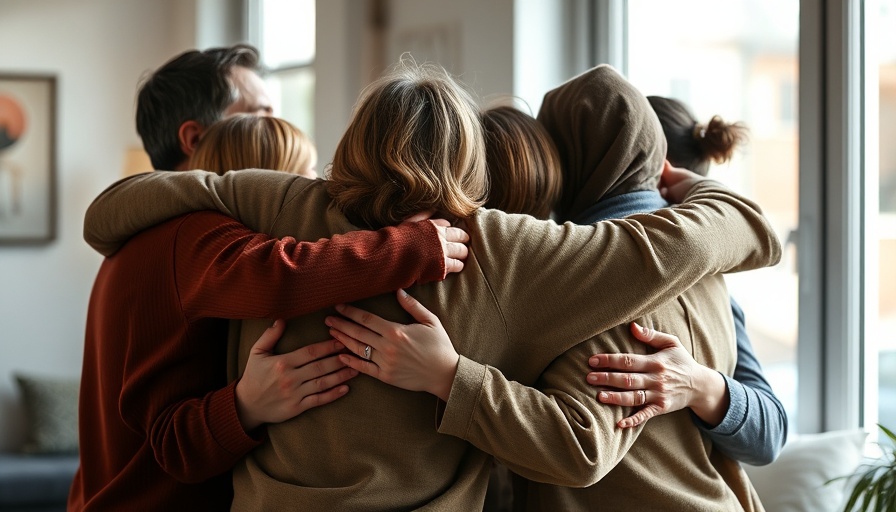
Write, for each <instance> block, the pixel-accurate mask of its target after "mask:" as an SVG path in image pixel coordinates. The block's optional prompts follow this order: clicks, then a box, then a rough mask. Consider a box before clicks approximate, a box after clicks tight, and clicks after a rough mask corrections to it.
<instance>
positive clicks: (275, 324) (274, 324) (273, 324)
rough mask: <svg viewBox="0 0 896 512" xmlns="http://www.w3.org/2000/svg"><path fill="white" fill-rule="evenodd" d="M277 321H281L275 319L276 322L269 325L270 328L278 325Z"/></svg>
mask: <svg viewBox="0 0 896 512" xmlns="http://www.w3.org/2000/svg"><path fill="white" fill-rule="evenodd" d="M277 322H279V320H274V323H272V324H271V326H270V327H268V329H273V328H274V327H277Z"/></svg>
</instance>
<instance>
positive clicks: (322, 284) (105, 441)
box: [68, 49, 466, 511]
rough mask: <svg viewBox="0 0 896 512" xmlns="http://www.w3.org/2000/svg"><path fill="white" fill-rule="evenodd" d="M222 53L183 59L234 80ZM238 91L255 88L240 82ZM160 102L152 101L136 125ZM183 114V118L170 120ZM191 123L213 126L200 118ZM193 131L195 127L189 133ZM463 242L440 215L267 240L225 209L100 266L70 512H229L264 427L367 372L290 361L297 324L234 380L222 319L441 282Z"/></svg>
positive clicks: (326, 348) (273, 333)
mask: <svg viewBox="0 0 896 512" xmlns="http://www.w3.org/2000/svg"><path fill="white" fill-rule="evenodd" d="M237 50H239V49H237ZM216 51H217V50H212V51H209V52H188V53H187V54H185V55H187V56H188V57H189V58H188V59H187V61H190V62H192V61H194V60H196V59H199V60H200V61H202V60H208V59H217V61H223V63H221V62H219V65H217V67H213V68H214V69H210V70H209V69H207V70H206V71H209V73H205V74H203V73H201V72H198V73H196V74H198V75H199V76H200V77H202V76H206V75H209V74H210V73H211V74H215V73H218V74H221V73H224V74H226V73H228V71H227V70H228V69H229V68H228V66H230V67H233V65H232V64H227V63H226V62H227V61H228V59H227V58H224V57H226V56H227V55H230V54H232V53H233V52H234V51H236V50H234V49H221V51H220V52H219V53H217V54H216V53H215V52H216ZM240 51H242V50H240ZM182 57H184V56H181V57H178V58H177V59H174V60H173V61H172V62H180V60H179V59H181V60H183V59H182ZM231 57H232V55H231ZM231 60H232V58H231ZM169 64H170V63H169ZM180 64H183V62H180ZM180 64H179V65H180ZM192 64H193V65H194V67H197V66H195V64H196V63H195V62H192ZM166 66H168V65H166ZM175 67H176V66H175ZM187 67H189V66H187ZM198 67H200V68H201V67H202V66H198ZM165 69H166V67H163V69H162V70H160V71H159V72H157V75H158V74H160V73H162V71H164V70H165ZM169 71H170V70H169ZM168 78H171V77H170V76H169V77H168ZM206 78H208V76H206ZM191 79H192V80H195V79H196V77H195V76H193V77H192V78H191ZM178 80H180V82H183V80H184V78H183V77H180V78H179V79H176V80H174V81H175V82H177V81H178ZM200 82H201V81H200ZM224 83H225V84H228V83H230V84H231V85H229V86H228V87H232V88H234V89H240V92H241V93H242V92H243V91H242V88H241V87H240V86H239V85H238V84H239V80H238V79H236V78H233V79H232V80H231V81H226V80H225V81H224ZM195 85H196V84H195V83H194V84H193V86H194V87H195ZM144 89H146V86H144ZM210 96H215V95H214V94H212V95H210ZM218 96H220V95H218ZM243 96H245V95H243ZM243 96H241V95H240V94H235V95H230V96H229V97H230V98H231V99H232V98H233V97H237V98H240V97H243ZM142 97H143V96H142V95H141V98H142ZM239 101H240V100H237V101H236V102H235V103H237V102H239ZM199 103H202V102H199ZM243 103H247V104H254V103H253V102H251V101H250V102H243ZM147 105H148V103H147V102H145V101H143V102H138V119H139V117H140V114H139V112H143V113H145V110H146V108H148V107H147ZM141 106H142V107H144V108H143V109H141ZM197 108H198V109H199V110H203V108H204V110H205V111H208V110H209V109H214V108H218V107H215V106H214V105H213V104H209V103H206V105H205V107H201V106H200V107H197ZM171 111H177V109H168V110H164V112H163V113H161V114H158V115H168V114H170V112H171ZM181 114H182V115H186V116H194V117H197V118H198V117H202V116H201V115H199V114H197V113H196V112H195V111H194V112H190V111H188V110H187V111H184V112H182V113H181ZM153 115H156V114H153ZM160 123H161V122H160ZM191 123H192V121H191V120H190V119H187V120H186V121H183V123H182V124H181V125H180V126H185V125H191ZM138 124H139V121H138ZM161 124H164V123H161ZM266 126H267V127H268V128H269V129H270V128H272V127H275V126H277V125H276V124H275V123H271V124H266ZM204 129H205V128H204V127H203V130H204ZM187 131H189V130H187ZM178 132H179V133H183V132H184V130H179V131H178ZM141 134H142V135H144V144H145V145H146V147H147V150H148V151H149V152H150V154H156V155H159V154H163V153H164V152H159V151H155V150H156V149H158V147H159V145H160V144H159V140H160V139H159V140H157V139H155V138H153V137H151V136H149V137H147V136H146V134H143V133H142V132H141ZM280 135H282V133H281V134H280ZM210 140H211V139H210ZM194 142H196V145H187V146H183V145H182V146H181V149H183V150H184V151H183V152H182V153H181V155H180V158H182V159H184V161H181V162H177V164H176V165H175V166H174V167H175V168H183V167H184V165H185V162H186V160H185V159H186V156H187V154H188V153H189V154H192V153H193V152H194V151H195V150H196V148H197V147H198V146H199V141H198V140H197V141H194ZM274 147H275V149H276V148H278V147H279V148H282V151H280V152H279V153H277V152H271V151H268V152H267V153H266V154H267V155H268V156H269V157H270V159H269V160H267V161H266V162H264V163H269V166H270V167H272V168H278V167H279V168H282V169H285V170H289V166H290V165H291V164H292V163H293V162H294V161H296V160H295V159H294V158H291V157H292V156H295V155H292V154H291V153H290V151H294V150H296V148H297V146H296V145H289V144H281V145H279V146H277V145H275V146H274ZM271 155H274V156H271ZM278 155H279V156H278ZM231 163H233V162H231ZM223 164H224V165H227V163H226V162H225V163H223ZM231 168H239V167H238V166H234V167H231ZM465 239H466V234H465V233H463V232H461V231H460V230H456V229H455V228H449V227H448V223H447V222H446V221H443V220H434V221H431V222H430V221H425V222H408V223H405V224H403V225H401V226H399V227H397V228H390V229H384V230H380V231H377V232H360V233H353V234H350V235H346V236H344V237H333V238H332V239H330V240H320V241H318V242H315V243H307V242H296V241H295V240H293V239H291V238H284V239H280V240H278V239H272V238H270V237H268V236H267V235H260V234H258V233H254V232H252V231H250V230H248V229H247V228H246V227H244V226H243V225H241V224H239V223H238V222H236V221H234V220H232V219H230V218H229V217H225V216H223V215H221V214H218V213H211V212H201V213H196V214H190V215H186V216H183V217H180V218H178V219H175V220H172V221H169V222H167V223H164V224H161V225H159V226H156V227H154V228H152V229H149V230H147V231H145V232H144V233H141V234H140V235H139V236H137V237H135V238H134V239H133V240H132V241H131V242H129V243H128V244H127V245H126V246H125V247H124V248H122V250H120V251H119V252H117V253H116V254H114V255H112V256H111V257H108V258H106V260H105V261H104V262H103V263H102V265H101V267H100V270H99V273H98V275H97V278H96V282H95V284H94V289H93V292H92V294H91V297H90V303H89V309H88V318H87V332H86V340H85V352H84V366H83V372H82V382H81V399H80V411H79V427H80V429H79V430H80V432H79V434H80V457H81V465H80V467H79V469H78V472H77V474H76V475H75V479H74V482H73V484H72V488H71V492H70V495H69V503H68V508H69V510H73V511H74V510H166V509H167V510H174V509H178V510H180V509H183V510H225V509H228V508H229V507H230V501H231V496H232V486H231V483H230V469H231V468H232V467H233V464H234V463H235V462H236V461H237V460H238V459H239V458H240V457H242V456H243V455H244V454H245V453H247V452H248V451H249V450H251V449H253V448H254V447H256V446H258V444H259V443H260V442H261V440H262V438H263V435H264V433H263V429H262V428H260V427H261V426H262V425H263V424H264V423H270V422H279V421H283V420H285V419H288V418H291V417H294V416H296V415H298V414H300V413H302V412H304V411H307V410H308V409H310V408H313V407H316V406H319V405H324V404H327V403H329V402H332V401H333V400H336V399H338V398H339V397H341V396H343V395H344V394H345V393H346V392H348V386H346V385H345V384H344V383H345V381H347V380H348V379H350V378H351V377H353V376H354V375H355V372H354V371H353V370H351V369H349V368H345V367H344V366H343V365H342V364H341V363H340V362H339V361H338V359H337V358H336V357H335V354H336V353H337V352H339V351H340V350H341V349H342V348H343V347H342V345H341V344H339V343H338V342H336V341H326V342H322V343H317V344H314V345H311V346H308V347H304V348H302V349H299V350H296V351H294V352H290V353H285V354H277V353H276V352H275V345H276V342H277V340H278V338H279V336H280V334H282V332H283V328H284V325H285V323H284V322H283V321H281V320H278V321H275V322H274V323H273V324H272V326H271V327H270V328H269V329H267V330H266V331H265V332H264V333H262V334H261V336H260V338H259V340H258V343H257V344H256V345H255V346H254V347H252V355H251V357H250V361H249V362H248V363H247V365H246V372H245V374H244V375H243V376H242V378H241V379H240V380H238V381H236V382H231V383H229V384H228V383H227V377H226V364H225V363H226V361H225V359H226V356H225V345H226V339H227V321H226V320H223V319H224V318H237V319H239V318H270V319H273V318H280V317H292V316H297V315H300V314H303V313H307V312H309V311H314V310H317V309H320V308H322V307H326V306H330V305H333V304H336V303H338V302H342V301H347V300H353V299H358V298H362V297H366V296H370V295H376V294H379V293H384V292H387V291H392V290H394V289H396V288H399V287H404V286H408V285H410V284H412V283H414V282H418V281H419V282H423V281H430V280H437V279H443V278H444V277H445V276H446V275H447V273H449V272H454V271H459V270H460V269H461V268H462V267H463V264H462V261H461V260H462V259H463V258H464V257H465V255H466V247H465V246H464V245H463V244H462V243H459V242H463V241H464V240H465Z"/></svg>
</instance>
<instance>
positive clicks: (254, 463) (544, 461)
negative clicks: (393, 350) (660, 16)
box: [85, 64, 781, 511]
mask: <svg viewBox="0 0 896 512" xmlns="http://www.w3.org/2000/svg"><path fill="white" fill-rule="evenodd" d="M633 109H634V110H633V111H632V112H630V115H631V117H630V118H627V119H626V123H615V124H614V125H613V126H608V127H607V130H608V133H612V132H614V131H615V130H617V129H619V130H620V131H619V132H618V133H615V134H614V140H615V141H617V142H616V143H614V144H613V145H612V147H610V148H609V149H608V151H607V152H606V154H605V155H604V157H605V158H606V159H607V165H613V166H615V167H619V168H628V167H630V166H644V165H647V166H651V167H658V166H660V165H662V161H663V155H664V153H665V146H664V139H663V135H662V131H661V129H660V127H659V123H658V121H657V120H656V117H655V116H654V115H653V113H652V112H651V111H650V109H649V106H648V105H646V101H645V102H644V103H643V104H641V103H636V104H634V105H633ZM484 161H485V159H484V151H483V144H482V130H481V126H480V125H479V122H478V117H477V109H476V106H475V104H474V102H473V101H472V99H471V98H470V97H469V95H468V94H466V93H465V92H464V91H463V89H461V88H460V87H459V86H458V84H457V83H456V82H455V81H454V80H453V79H451V78H450V77H449V76H447V74H445V73H444V71H443V70H440V69H436V68H433V67H427V66H416V65H407V64H405V65H404V66H402V67H399V68H398V69H396V70H395V71H394V72H393V73H391V74H389V75H387V76H385V77H383V78H382V79H380V80H379V81H377V82H375V83H374V84H372V85H371V86H370V87H369V88H368V89H367V90H366V91H365V93H364V94H363V96H362V97H361V99H360V100H359V103H358V105H357V107H356V110H355V113H354V115H353V118H352V120H351V122H350V124H349V127H348V129H347V131H346V133H345V135H344V136H343V138H342V140H341V141H340V143H339V146H338V147H337V151H336V155H335V156H334V160H333V164H332V168H331V169H330V178H331V181H330V182H325V181H322V180H315V181H311V180H307V179H304V178H301V177H297V176H290V175H287V174H284V173H276V172H269V171H240V172H236V173H227V174H225V175H224V176H216V175H213V174H209V173H203V172H201V171H195V172H182V173H151V174H146V175H140V176H137V177H134V178H131V179H128V180H123V181H121V182H119V183H116V184H115V185H113V186H112V187H110V188H109V189H107V190H106V191H105V192H104V193H103V194H101V196H100V197H99V198H97V200H96V201H95V202H94V203H93V204H92V205H91V207H90V208H89V209H88V212H87V215H86V218H85V239H86V240H87V241H88V242H89V243H91V245H92V246H93V247H94V248H96V249H97V250H99V251H101V252H103V253H106V254H108V253H111V252H114V251H115V250H116V249H117V247H118V246H120V245H121V243H122V242H123V241H125V240H127V238H128V237H130V236H132V235H133V234H134V233H136V232H138V231H140V230H141V229H145V228H146V227H148V226H151V225H154V224H156V223H158V222H160V221H162V220H164V219H167V218H170V217H172V216H176V215H178V214H183V213H185V212H187V211H193V210H200V209H215V210H219V211H222V212H224V213H226V214H228V215H232V216H234V217H235V218H237V219H239V220H240V221H241V222H243V223H245V224H246V225H247V226H249V227H251V228H253V229H258V230H260V231H262V232H267V233H271V234H275V235H282V236H286V235H291V236H295V237H296V238H299V239H317V238H320V237H324V236H332V235H335V234H339V233H344V232H347V231H351V230H355V229H358V228H359V227H374V226H381V225H387V224H393V223H396V222H399V221H400V220H401V219H403V218H405V217H407V216H410V215H413V214H416V213H419V212H422V211H429V210H432V211H436V212H438V213H440V214H442V215H448V216H453V217H455V218H456V219H457V221H458V223H459V224H462V225H464V226H465V227H466V229H467V232H468V233H469V234H470V236H471V238H472V241H471V246H470V254H469V257H468V259H467V262H466V267H465V269H464V271H463V272H461V273H460V274H458V275H457V276H456V277H453V278H451V279H448V280H447V281H445V282H444V283H440V284H427V285H421V286H416V287H413V288H411V289H410V290H409V292H410V293H411V294H412V295H413V296H414V297H416V298H417V299H418V300H419V301H420V303H421V304H423V305H424V306H425V307H427V308H429V309H430V310H432V311H433V312H435V313H437V314H438V315H439V316H441V317H442V318H443V319H444V324H445V329H446V331H447V332H448V334H449V335H450V336H451V339H452V340H453V341H454V343H455V347H456V349H457V352H458V354H459V355H458V356H457V359H456V361H454V362H455V365H454V366H453V367H452V370H451V373H452V374H453V378H452V379H451V386H450V388H449V389H425V390H422V391H428V392H430V393H432V394H434V395H436V396H437V397H439V399H435V398H433V397H432V396H431V395H430V394H427V393H419V392H412V391H406V390H402V389H398V388H395V387H392V386H388V385H386V384H384V383H382V382H379V381H377V380H375V379H369V378H364V377H359V378H357V379H355V382H354V383H353V384H352V392H351V393H349V394H348V395H346V396H345V397H344V398H343V399H341V400H340V401H338V402H336V403H334V404H331V405H330V406H329V407H328V408H325V409H319V410H314V411H309V413H308V414H306V415H303V416H302V417H301V418H299V419H298V420H295V421H286V422H283V423H280V424H277V425H271V426H270V427H269V428H268V441H267V442H266V443H265V444H264V445H263V446H261V447H259V448H258V449H256V450H255V451H254V452H252V453H251V454H250V455H249V456H247V457H246V458H245V459H244V460H243V461H242V463H241V464H239V465H238V467H237V468H236V469H235V470H234V494H235V497H234V503H233V508H234V509H235V510H293V509H295V508H296V507H301V508H303V509H307V510H319V509H323V510H414V509H426V510H446V511H457V510H476V509H478V508H481V507H482V501H483V497H484V494H485V489H486V485H487V483H488V475H489V468H490V466H491V460H492V455H494V456H495V457H497V458H498V459H500V460H501V461H503V462H504V463H506V464H507V465H508V466H509V467H510V468H512V469H513V470H514V471H515V472H517V473H519V474H521V475H524V476H526V477H528V478H532V479H534V480H539V481H544V482H547V483H551V484H557V485H571V486H580V487H581V486H588V485H592V484H594V483H595V482H597V481H598V480H600V478H602V477H603V476H604V475H606V474H607V472H609V471H610V469H612V467H613V466H614V465H615V464H616V463H617V462H618V461H619V460H620V459H621V458H622V456H623V455H624V454H625V452H626V451H627V450H628V448H629V447H630V446H631V444H632V442H633V441H634V440H635V438H636V437H637V434H638V433H639V430H638V429H630V430H620V429H617V428H615V424H616V422H617V421H619V420H620V419H621V418H622V414H624V412H625V411H623V410H619V409H601V410H599V411H594V410H593V408H592V407H591V403H592V402H593V398H591V397H590V393H591V392H590V391H588V393H589V398H588V402H589V403H584V402H583V401H581V400H577V399H575V393H576V392H577V391H576V390H575V389H570V390H569V392H568V393H564V394H563V397H562V398H559V397H548V396H547V395H545V394H544V393H543V392H541V391H539V390H537V389H534V388H532V387H530V386H533V385H535V384H536V383H537V381H538V379H539V377H540V376H542V375H543V374H545V370H547V369H548V367H549V366H552V363H553V365H555V367H556V365H561V366H562V365H569V364H573V363H572V361H573V360H575V361H576V362H575V363H574V364H575V366H576V375H577V377H576V378H577V380H580V381H583V379H582V377H581V371H582V368H581V366H582V365H581V361H582V360H584V359H585V358H587V356H588V355H590V353H591V352H592V351H593V346H591V345H590V343H591V342H590V341H589V340H591V339H592V338H593V337H595V336H596V335H598V334H599V333H602V332H604V331H607V330H609V329H612V328H614V326H617V325H619V324H620V323H622V322H625V321H628V320H629V319H631V318H638V317H642V316H643V315H645V314H646V313H648V312H650V311H653V310H655V309H657V308H658V307H659V306H660V305H662V304H665V303H667V302H669V301H670V300H672V299H673V298H675V297H677V296H679V295H681V294H682V293H684V292H685V290H688V289H690V288H692V287H693V286H694V285H695V284H697V283H701V282H702V281H703V278H704V277H705V276H707V275H715V274H718V273H721V272H731V271H741V270H749V269H753V268H758V267H762V266H767V265H771V264H774V263H775V262H777V261H778V259H779V258H780V251H781V249H780V243H779V242H778V240H777V237H776V236H775V234H774V232H773V230H772V228H771V227H770V225H769V224H768V222H767V221H766V220H765V219H764V218H763V216H762V214H761V212H760V210H759V208H758V207H757V206H756V205H755V204H753V203H752V202H750V201H749V200H746V199H744V198H742V197H740V196H738V195H736V194H734V193H732V192H730V191H728V190H727V189H726V188H724V187H723V186H721V185H719V184H718V183H715V182H713V181H710V180H706V179H702V178H699V177H697V176H696V175H689V176H687V177H683V176H682V175H680V174H679V175H675V176H673V178H675V179H674V180H673V181H670V182H668V183H667V185H669V186H670V189H671V190H672V191H673V193H674V194H675V195H676V198H677V199H679V200H681V202H682V203H683V204H682V205H681V206H680V207H676V208H670V209H662V210H658V211H657V212H654V213H651V214H646V215H637V216H633V217H630V218H627V219H622V220H614V221H609V222H601V223H597V224H594V225H588V226H576V225H573V224H564V225H557V224H555V223H553V222H550V221H539V220H536V219H534V218H532V217H529V216H525V215H507V214H504V213H502V212H499V211H495V210H486V209H482V208H479V205H480V204H482V198H483V196H484V195H485V191H486V187H487V182H486V179H485V176H486V171H485V167H484ZM611 162H613V163H611ZM358 305H359V306H361V307H364V308H366V309H369V310H371V311H372V312H374V313H376V314H377V315H380V316H382V317H384V318H387V319H390V320H394V321H402V322H407V321H408V319H409V317H408V316H407V314H406V313H405V312H404V311H403V310H402V309H401V308H400V307H399V305H398V303H397V302H396V300H395V298H394V297H392V296H380V297H376V298H373V299H370V300H365V301H360V302H359V303H358ZM333 313H334V311H333V310H332V309H327V310H322V311H319V312H316V313H313V314H310V315H306V316H303V317H300V318H295V319H292V320H290V321H289V325H288V327H287V330H286V332H285V334H284V337H283V339H282V340H281V342H280V345H279V346H278V350H282V351H286V350H291V349H292V348H294V347H298V346H303V345H305V344H308V343H311V342H314V341H317V340H322V339H327V337H328V336H329V334H328V328H327V326H326V325H325V324H324V319H325V317H326V316H328V315H332V314H333ZM266 327H267V323H266V322H264V321H244V322H240V323H239V324H238V325H236V326H235V327H234V330H233V338H234V340H235V341H234V343H233V347H232V352H231V356H232V357H231V361H230V372H231V376H232V377H233V378H238V376H239V375H240V372H241V371H242V368H243V366H244V364H245V360H246V357H247V354H248V350H249V348H250V347H251V344H252V342H253V341H254V340H255V339H257V338H258V335H259V333H260V332H261V331H263V330H264V329H265V328H266ZM658 327H665V326H664V325H659V326H658ZM670 327H679V326H678V325H675V326H670ZM688 327H690V326H688ZM697 328H698V329H703V327H702V325H701V324H698V327H697ZM707 328H708V327H707ZM670 330H673V331H674V330H675V329H670ZM679 330H680V329H679ZM682 332H690V331H689V330H683V331H682ZM729 334H730V333H726V332H718V333H716V332H711V333H708V337H711V338H716V337H718V338H721V339H725V337H726V336H727V339H732V338H731V337H730V336H729ZM620 343H623V341H622V340H621V337H620ZM624 347H625V349H626V350H628V351H639V350H640V351H643V349H642V348H641V347H635V346H633V345H632V344H631V343H630V342H629V341H628V337H627V336H626V337H625V341H624ZM717 352H718V360H717V361H716V362H715V363H716V364H718V365H720V366H722V365H725V364H729V365H730V364H733V344H732V345H731V347H730V350H729V351H728V353H727V354H722V352H724V350H722V349H719V350H718V351H717ZM359 355H360V356H364V357H366V358H368V359H370V360H371V361H373V362H376V361H377V358H378V357H380V355H379V354H377V352H376V351H375V350H369V351H368V350H365V351H362V352H361V353H360V354H359ZM561 355H562V356H563V357H561V358H560V359H558V357H559V356H561ZM715 355H716V354H715V352H714V353H713V356H715ZM555 359H556V360H557V361H556V362H555ZM557 370H558V371H557V372H553V371H552V372H548V375H552V374H557V375H560V374H565V373H567V372H565V371H563V368H560V367H557ZM548 384H550V383H548ZM562 384H563V386H564V389H565V387H568V386H569V385H570V384H571V383H569V382H566V381H565V379H564V382H563V383H562ZM574 387H576V388H578V386H574ZM645 498H646V497H645Z"/></svg>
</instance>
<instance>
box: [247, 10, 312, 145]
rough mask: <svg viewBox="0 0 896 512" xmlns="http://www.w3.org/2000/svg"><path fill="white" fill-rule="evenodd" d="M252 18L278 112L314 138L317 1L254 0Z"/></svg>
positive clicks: (251, 35)
mask: <svg viewBox="0 0 896 512" xmlns="http://www.w3.org/2000/svg"><path fill="white" fill-rule="evenodd" d="M248 19H249V39H250V41H252V43H253V44H254V45H255V46H257V47H258V49H259V51H260V52H261V59H262V65H263V66H264V68H265V70H266V73H265V75H264V80H265V83H266V85H267V87H268V92H269V93H270V95H271V101H272V103H273V106H274V115H276V116H278V117H282V118H284V119H286V120H287V121H289V122H291V123H293V124H294V125H296V126H298V127H299V128H300V129H301V130H302V131H304V132H305V133H307V134H309V135H310V136H311V137H312V138H313V136H314V133H313V127H314V108H313V107H314V56H315V46H314V41H315V9H314V0H250V2H249V13H248Z"/></svg>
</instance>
